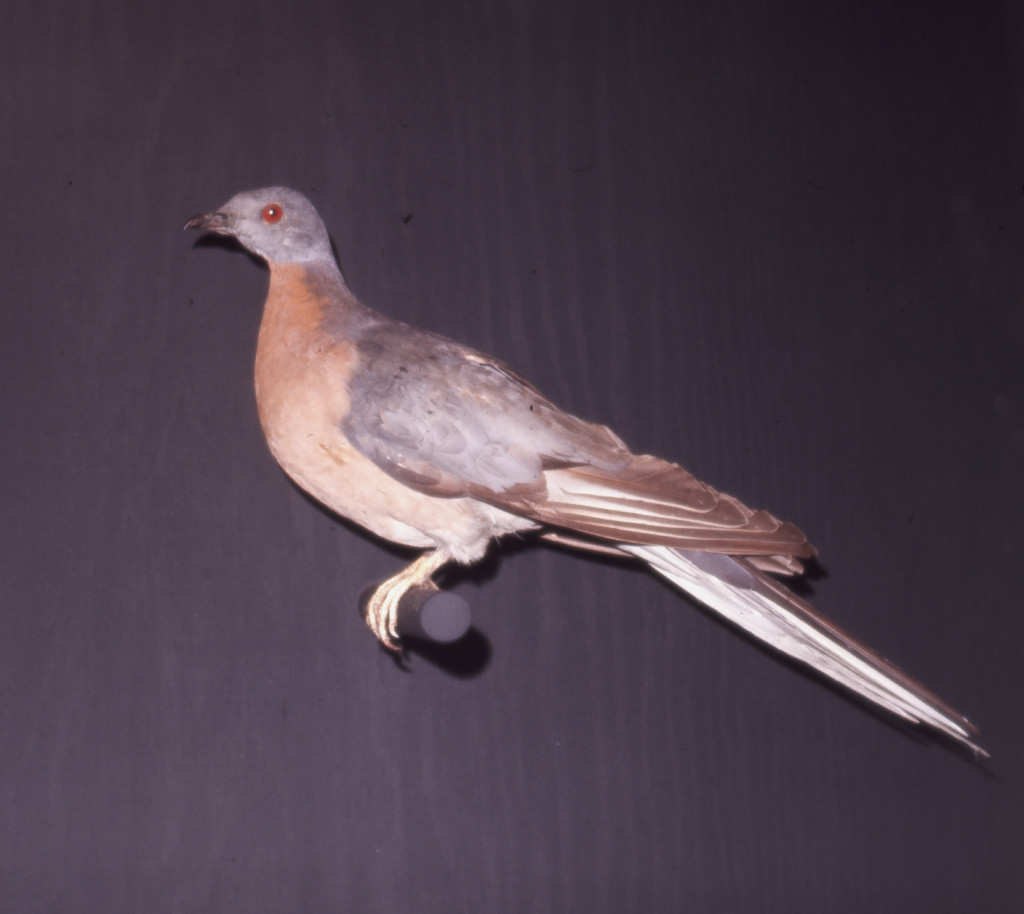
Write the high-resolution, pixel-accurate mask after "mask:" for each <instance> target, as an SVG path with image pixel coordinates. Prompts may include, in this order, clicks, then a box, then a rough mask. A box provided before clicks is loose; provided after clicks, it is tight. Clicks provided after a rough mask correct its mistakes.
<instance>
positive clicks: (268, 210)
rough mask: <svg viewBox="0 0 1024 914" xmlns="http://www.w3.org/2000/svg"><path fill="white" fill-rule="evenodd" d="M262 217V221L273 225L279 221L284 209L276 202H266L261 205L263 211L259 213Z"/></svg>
mask: <svg viewBox="0 0 1024 914" xmlns="http://www.w3.org/2000/svg"><path fill="white" fill-rule="evenodd" d="M260 215H261V216H262V217H263V221H264V222H268V223H270V224H271V225H273V224H274V223H275V222H280V221H281V217H282V216H283V215H284V210H283V209H281V207H280V205H278V204H277V203H268V204H267V205H266V206H264V207H263V212H261V213H260Z"/></svg>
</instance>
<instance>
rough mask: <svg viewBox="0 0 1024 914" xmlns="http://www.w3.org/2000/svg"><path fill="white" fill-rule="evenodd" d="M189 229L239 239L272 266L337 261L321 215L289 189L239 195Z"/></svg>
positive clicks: (196, 219)
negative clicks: (273, 264)
mask: <svg viewBox="0 0 1024 914" xmlns="http://www.w3.org/2000/svg"><path fill="white" fill-rule="evenodd" d="M185 228H194V229H205V230H207V231H211V232H216V233H217V234H218V235H229V236H231V237H232V238H237V239H238V241H239V243H240V244H242V245H243V246H244V247H245V248H247V249H248V250H250V251H252V252H253V253H254V254H258V255H259V256H260V257H262V258H263V259H264V260H266V261H269V262H271V263H309V262H310V261H314V260H323V259H325V258H326V259H327V260H329V261H330V262H332V263H333V262H334V255H333V254H332V253H331V242H330V239H329V238H328V237H327V229H326V228H324V223H323V221H322V220H321V219H320V215H319V214H318V213H317V211H316V210H315V209H314V208H313V204H312V203H310V202H309V201H308V200H307V199H306V198H305V197H304V196H302V194H300V193H299V192H298V191H296V190H291V189H290V188H288V187H264V188H263V189H262V190H247V191H243V192H242V193H240V194H236V195H235V196H234V197H232V198H231V199H230V200H228V202H227V203H225V204H224V205H223V206H222V207H221V208H220V209H219V210H217V211H216V212H215V213H204V214H203V215H200V216H195V217H193V218H192V219H190V220H189V221H188V222H187V223H186V224H185Z"/></svg>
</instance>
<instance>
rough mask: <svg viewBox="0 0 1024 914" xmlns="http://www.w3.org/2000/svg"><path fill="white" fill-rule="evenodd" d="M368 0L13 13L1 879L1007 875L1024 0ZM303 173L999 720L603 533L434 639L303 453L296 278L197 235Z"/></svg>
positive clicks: (416, 881)
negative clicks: (606, 543)
mask: <svg viewBox="0 0 1024 914" xmlns="http://www.w3.org/2000/svg"><path fill="white" fill-rule="evenodd" d="M684 6H691V7H695V8H691V9H687V8H684ZM370 7H371V5H370V4H364V3H358V4H357V3H339V4H335V3H321V4H310V3H298V4H292V5H280V4H278V5H270V4H255V5H254V4H242V3H235V2H234V0H222V2H220V3H215V4H208V3H204V4H199V3H191V2H183V3H176V4H169V5H167V7H166V8H165V9H159V10H158V9H155V8H149V7H145V6H144V5H140V4H129V3H120V2H117V0H114V2H113V3H110V2H108V3H104V4H88V3H85V4H83V3H76V4H72V3H56V4H36V3H29V2H24V0H15V3H14V4H13V6H12V7H11V8H10V9H9V10H8V12H7V14H6V21H5V34H6V39H7V40H6V41H5V51H4V55H3V57H2V59H0V77H2V79H0V85H2V86H3V90H2V92H0V123H2V124H3V133H2V136H3V139H2V140H0V157H2V161H3V164H4V166H5V167H4V175H5V180H4V199H3V213H4V216H5V220H4V226H5V229H4V235H3V237H4V243H3V245H2V254H0V281H2V289H3V296H2V298H3V308H2V309H0V347H2V352H0V382H2V383H0V420H2V426H0V427H2V429H3V439H2V441H3V444H2V447H0V470H2V473H0V485H2V486H3V491H2V493H0V504H2V505H3V517H4V524H3V526H2V528H0V529H2V532H0V537H2V539H0V614H2V615H0V619H2V627H0V631H2V636H0V898H2V903H0V906H2V909H3V911H5V912H8V911H10V912H34V911H72V910H73V911H76V912H93V911H95V912H101V911H102V912H106V914H109V912H120V911H124V912H138V911H147V912H163V911H182V912H185V911H188V912H193V911H218V912H221V911H245V912H249V914H251V912H262V911H266V912H281V911H381V912H384V911H387V912H391V911H397V910H416V911H437V912H441V911H443V912H481V911H524V910H528V911H552V912H554V911H558V912H563V911H607V912H618V911H626V910H637V911H641V910H642V911H683V910H692V911H725V910H728V911H780V910H786V911H825V910H827V911H865V910H870V911H882V912H885V911H928V912H935V911H1016V910H1020V909H1021V906H1022V905H1024V888H1022V881H1024V877H1022V876H1021V868H1020V860H1021V859H1022V855H1024V835H1022V831H1024V824H1022V823H1024V791H1022V784H1021V779H1022V773H1024V771H1022V759H1024V739H1022V737H1024V726H1022V723H1021V699H1022V698H1024V694H1022V693H1024V689H1022V675H1021V657H1022V656H1024V623H1022V614H1021V598H1020V585H1019V580H1020V570H1019V569H1020V564H1021V541H1022V538H1021V523H1020V517H1021V510H1022V507H1024V499H1022V497H1021V496H1022V492H1021V484H1020V482H1019V479H1020V473H1021V468H1022V465H1024V403H1022V401H1024V390H1022V380H1024V368H1022V365H1024V316H1022V315H1024V310H1022V301H1024V298H1022V293H1024V218H1022V217H1024V212H1022V207H1024V192H1022V191H1024V171H1022V165H1021V163H1022V161H1024V142H1022V135H1021V128H1020V125H1021V123H1022V122H1024V120H1022V118H1024V106H1022V96H1021V92H1022V88H1024V71H1022V68H1021V64H1020V61H1021V59H1022V51H1024V48H1022V39H1021V35H1022V34H1024V32H1022V26H1024V23H1022V21H1021V16H1020V14H1019V12H1018V11H1017V7H1016V5H1015V4H1010V3H1006V4H990V3H982V4H972V5H970V6H969V7H968V6H965V5H945V4H938V5H936V4H924V3H920V4H913V3H912V4H882V3H870V4H864V3H854V2H850V3H840V4H826V5H814V4H765V5H763V6H762V5H759V4H754V3H747V2H740V0H732V2H728V0H727V2H725V3H719V4H699V5H692V4H691V5H681V4H675V3H668V2H665V3H661V4H654V3H642V2H641V3H638V4H633V5H625V6H624V5H623V4H619V3H615V4H613V3H606V2H603V0H602V2H596V3H587V4H582V3H580V4H573V3H534V4H527V3H520V4H513V5H509V4H493V5H490V4H485V5H481V4H463V3H459V4H455V3H446V2H441V3H433V4H422V5H420V4H411V3H389V2H383V3H377V4H373V5H372V7H373V8H372V9H371V8H370ZM271 183H284V184H290V185H293V186H295V187H296V188H297V189H299V190H301V191H302V192H304V193H306V194H308V195H309V196H310V197H311V198H312V199H313V200H314V201H315V202H316V203H317V205H318V208H319V209H320V212H321V214H322V215H323V216H324V218H325V220H326V222H327V224H328V226H329V228H330V229H331V231H332V233H333V238H334V241H335V243H336V246H337V248H338V250H339V252H340V254H341V260H342V265H343V268H344V269H345V272H346V275H347V277H348V280H349V282H350V284H351V285H352V287H353V288H354V289H355V290H356V292H357V293H358V294H359V295H360V296H361V297H363V299H364V300H366V301H367V302H368V303H370V304H372V305H374V306H375V307H378V308H380V309H382V310H386V311H387V312H388V313H390V314H392V315H394V316H396V317H399V318H401V319H403V320H408V321H411V322H414V323H416V324H419V325H421V326H425V327H428V328H429V329H432V330H437V331H440V332H442V333H446V334H448V335H452V336H456V337H458V338H459V339H461V340H464V341H466V342H468V343H470V344H472V345H474V346H477V347H478V348H481V349H484V350H486V351H489V352H492V353H493V354H495V355H497V356H498V357H500V358H502V359H503V360H505V361H507V362H509V363H510V364H512V365H514V366H515V367H516V368H517V369H518V370H519V371H520V372H521V373H523V374H524V375H525V376H526V377H528V378H529V379H530V380H532V381H534V382H535V383H536V384H537V385H538V386H539V387H541V389H542V390H544V391H545V392H546V393H547V394H549V395H550V396H551V397H552V398H554V399H555V400H556V401H557V402H559V403H560V404H562V405H564V406H566V407H568V408H570V409H572V410H573V411H575V412H577V413H579V414H581V415H583V416H585V417H586V418H589V419H594V420H598V421H602V422H607V423H608V424H610V425H611V426H612V427H614V428H615V429H616V431H618V432H619V433H620V434H621V435H622V436H623V437H624V438H625V439H626V441H627V442H629V443H630V445H632V446H633V447H634V448H636V449H638V450H641V451H649V452H652V453H656V454H659V455H661V456H664V457H668V458H671V459H675V460H678V461H679V462H680V463H682V464H684V465H685V466H687V468H689V469H691V470H692V471H693V472H695V473H696V474H697V475H698V476H700V477H702V478H705V479H707V480H708V481H709V482H711V483H713V484H715V485H716V486H718V487H719V488H722V489H724V490H725V491H730V492H733V493H735V494H736V495H737V496H739V497H740V498H742V499H743V500H744V501H746V502H748V503H750V504H753V505H757V506H763V507H765V508H767V509H769V510H771V511H773V512H774V513H776V514H778V515H779V516H781V517H784V518H786V519H789V520H792V521H794V522H795V523H797V524H799V525H800V526H801V527H802V528H804V529H805V530H806V531H807V532H808V534H809V535H810V536H811V539H812V540H813V541H814V542H815V544H816V545H817V546H818V547H819V549H820V551H821V556H822V565H823V567H824V568H825V569H827V573H826V574H825V575H823V576H820V577H818V578H817V579H815V580H812V581H811V582H810V588H811V590H812V592H813V594H812V598H813V602H814V603H815V605H816V606H818V607H820V608H822V609H824V610H826V611H828V612H829V613H830V614H831V615H832V616H833V617H834V618H835V619H836V620H837V621H839V622H841V623H842V624H844V625H846V626H847V627H849V628H850V629H851V630H852V631H853V632H854V633H855V634H857V635H858V636H860V637H862V638H864V639H865V640H866V641H868V642H869V643H870V644H872V645H873V646H875V647H876V648H878V649H879V650H880V651H882V652H884V653H885V654H886V655H888V656H889V657H891V658H892V659H894V660H896V661H898V662H900V663H901V664H902V665H903V666H904V667H905V668H906V669H907V670H908V671H909V672H911V673H913V674H914V675H916V676H918V677H920V678H921V679H922V680H923V681H924V682H926V683H927V684H928V685H929V686H931V687H932V688H934V689H935V690H936V691H937V692H938V693H939V694H940V695H942V696H943V697H944V698H946V699H947V700H949V701H950V702H951V703H953V704H954V705H956V706H957V707H958V708H960V709H962V710H963V711H964V712H965V713H968V714H969V715H970V716H971V717H972V719H974V720H975V722H976V723H977V724H978V725H979V726H980V727H981V728H982V730H983V733H984V743H985V745H986V746H987V747H988V748H989V749H990V750H991V752H992V754H993V757H994V758H993V761H992V763H991V764H990V765H988V766H982V765H977V764H975V763H973V762H972V761H971V760H970V759H969V758H965V757H964V756H962V755H961V754H959V753H957V752H956V751H954V750H951V749H949V748H948V747H946V746H945V745H942V744H939V743H937V742H934V741H930V740H928V739H925V738H919V737H917V736H915V735H913V734H909V735H908V733H907V732H906V731H904V730H902V729H901V728H899V727H898V726H895V725H892V724H891V723H890V722H889V721H887V720H883V719H880V718H879V717H877V716H875V715H873V714H871V713H869V712H867V711H865V710H864V709H863V708H862V707H861V706H859V705H858V704H856V703H855V702H853V701H850V700H847V699H846V698H845V697H843V696H842V695H840V694H839V693H838V692H835V691H833V690H832V689H830V688H828V687H827V686H824V685H822V684H821V683H820V682H819V681H818V680H816V679H814V678H812V677H810V676H806V675H804V674H802V673H801V672H800V671H798V670H797V669H796V668H794V667H791V666H787V665H785V664H783V663H780V662H777V661H776V660H775V659H774V657H772V656H771V655H769V654H768V653H766V652H763V651H761V650H758V649H757V648H755V647H753V646H752V645H751V644H750V643H749V642H747V641H745V640H744V639H742V638H740V637H737V636H736V635H735V634H734V633H733V632H732V631H730V630H729V629H727V628H726V627H725V626H723V625H720V624H719V623H717V622H715V621H713V620H712V619H710V618H709V617H708V616H706V615H705V614H703V613H702V612H700V611H698V610H696V609H695V608H694V607H693V606H692V605H691V604H690V603H689V602H687V601H686V600H685V599H684V598H682V597H680V596H678V595H676V594H675V593H673V592H672V591H671V590H670V589H669V588H668V587H667V586H663V585H662V584H660V583H659V582H658V581H657V580H655V579H654V578H652V577H650V576H648V575H645V574H642V573H639V572H637V571H634V570H632V569H631V568H630V567H629V566H627V565H624V564H623V563H620V562H615V561H611V560H609V561H601V560H596V559H593V558H586V557H577V556H573V555H571V554H569V553H567V552H566V551H564V550H557V549H547V548H543V547H536V548H528V547H526V546H525V545H522V544H517V543H512V544H510V546H509V548H507V549H505V550H503V551H502V552H501V553H500V558H499V557H498V556H497V555H495V557H493V558H492V559H490V560H489V561H488V562H487V563H485V564H484V566H483V567H482V568H481V569H477V570H476V571H472V572H465V573H457V574H453V575H451V576H450V581H449V583H451V584H452V586H454V587H455V588H456V592H459V593H462V594H463V595H464V596H465V597H466V598H467V599H468V600H469V601H470V603H471V604H472V606H473V611H474V626H475V627H474V629H473V631H472V632H471V633H470V636H469V637H468V638H467V639H466V641H465V642H464V645H465V648H464V652H463V654H461V655H459V654H456V655H454V656H453V655H452V654H451V653H450V650H451V649H450V648H449V649H448V651H449V653H446V654H444V656H443V657H441V658H440V659H438V657H437V656H426V655H423V656H414V657H413V662H412V664H411V669H410V671H408V672H405V671H403V670H401V669H400V668H399V667H397V666H396V665H395V663H393V662H392V660H391V659H390V658H389V657H388V656H387V655H386V654H385V653H384V652H382V651H381V650H380V649H379V648H378V647H377V646H376V644H375V643H374V641H373V638H372V636H371V635H370V633H369V632H368V631H367V630H366V629H365V626H364V625H363V623H362V622H361V621H360V619H359V616H358V614H357V612H356V611H355V604H356V601H357V599H358V597H359V594H360V593H361V591H362V590H363V588H364V587H365V586H366V585H367V584H368V583H370V582H371V581H375V580H380V579H382V578H384V577H386V576H387V575H389V574H391V573H393V572H394V571H395V570H397V568H398V567H400V564H401V562H403V561H406V560H407V556H406V555H404V554H403V555H398V554H397V553H396V552H395V551H394V550H389V549H387V548H383V547H382V546H381V545H380V544H378V543H376V542H374V541H372V540H371V539H369V538H367V537H365V536H361V535H359V534H357V533H354V532H352V531H351V530H350V529H349V528H347V527H345V526H343V525H340V524H338V523H337V522H335V521H334V520H333V519H332V518H330V517H329V516H327V515H326V514H324V513H323V512H321V511H319V510H318V509H317V508H316V507H314V506H313V505H312V504H311V503H310V502H309V501H308V500H307V499H306V498H304V497H303V496H302V495H301V494H300V493H299V492H298V491H297V490H296V489H295V488H294V487H292V486H291V485H290V484H289V483H288V482H287V481H286V479H285V477H284V475H283V474H282V473H281V472H280V471H279V470H278V469H277V467H276V466H275V465H274V464H273V462H272V460H271V458H270V456H269V455H268V453H267V451H266V447H265V445H264V443H263V441H262V437H261V433H260V429H259V427H258V424H257V421H256V414H255V407H254V403H253V395H252V390H251V375H252V355H253V349H254V344H255V334H256V329H257V326H258V322H259V308H260V303H261V302H262V297H263V293H264V290H265V285H266V273H265V271H264V270H263V269H262V268H261V267H259V266H257V265H255V264H254V263H253V261H252V259H251V258H249V257H247V256H245V255H244V254H242V253H239V252H237V251H235V250H232V249H229V248H227V247H225V246H223V245H220V244H218V243H203V242H200V243H198V244H197V243H196V239H195V238H194V236H192V235H191V234H189V235H185V234H183V233H182V232H181V230H180V227H181V225H182V224H183V223H184V221H185V219H186V218H187V217H188V216H189V215H191V214H193V213H196V212H200V211H205V210H209V209H210V208H212V207H215V206H217V205H219V204H220V203H222V202H224V201H225V200H226V199H227V198H228V197H230V196H231V195H232V194H234V193H235V192H236V191H238V190H242V189H245V188H249V187H257V186H263V185H267V184H271Z"/></svg>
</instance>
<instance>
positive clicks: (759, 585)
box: [622, 545, 987, 755]
mask: <svg viewBox="0 0 1024 914" xmlns="http://www.w3.org/2000/svg"><path fill="white" fill-rule="evenodd" d="M622 549H623V551H625V552H629V553H631V554H632V555H635V556H636V557H637V558H640V559H642V560H643V561H645V562H647V564H648V565H650V566H651V568H653V569H654V570H655V571H656V572H658V574H660V575H662V576H664V577H666V578H668V579H669V580H670V581H672V582H673V583H674V584H676V585H677V586H678V587H680V588H681V589H683V590H685V591H686V592H687V593H689V594H691V595H692V596H694V597H696V598H697V599H698V600H700V602H701V603H703V604H705V605H706V606H709V607H710V608H711V609H713V610H714V611H715V612H717V613H719V614H721V615H722V616H724V617H725V618H726V619H728V620H729V621H730V622H732V623H734V624H735V625H737V626H739V627H740V628H742V629H743V630H745V631H746V632H748V633H749V634H751V635H753V636H754V637H755V638H758V639H759V640H761V641H764V642H765V643H767V644H770V645H771V646H772V647H774V648H776V649H778V650H780V651H782V652H783V653H784V654H788V655H789V656H790V657H793V658H795V659H796V660H799V661H800V662H801V663H805V664H807V665H808V666H810V667H812V668H814V669H816V670H818V671H819V672H820V673H823V674H824V675H825V676H828V677H829V678H831V679H833V680H835V681H836V682H838V683H840V684H841V685H843V686H845V687H846V688H848V689H851V690H852V691H854V692H856V693H857V694H859V695H861V696H862V697H864V698H866V699H868V700H869V701H872V702H874V703H876V704H879V705H881V706H882V707H883V708H886V709H888V710H889V711H891V712H892V713H893V714H896V715H897V716H899V717H902V718H903V719H904V720H908V721H911V722H913V723H922V724H928V725H929V726H932V727H935V728H936V729H937V730H940V731H942V732H943V733H946V734H947V735H948V736H951V737H952V738H953V739H955V740H957V741H959V742H961V743H963V744H965V745H967V746H969V747H971V748H972V749H973V750H974V751H975V752H977V753H979V754H981V755H987V753H986V752H985V751H984V750H983V749H982V748H981V747H980V746H978V744H977V743H976V742H975V741H974V737H975V736H976V735H977V731H976V729H975V727H974V726H973V725H972V724H971V722H970V721H968V720H967V719H966V718H965V717H963V715H961V714H959V713H958V712H956V711H955V710H953V708H951V707H949V705H947V704H945V703H944V702H943V701H942V700H941V699H939V698H938V696H936V695H935V694H933V693H932V692H930V691H929V690H928V689H926V688H925V687H924V686H923V685H921V684H920V683H919V682H916V681H915V680H913V679H912V678H911V677H909V676H908V675H907V674H906V673H904V672H903V671H902V670H900V669H899V668H898V667H896V666H895V665H893V664H892V663H890V662H889V661H888V660H886V659H885V658H884V657H881V656H879V655H878V654H876V653H875V652H874V651H872V650H871V649H870V648H868V647H866V646H865V645H863V644H861V643H860V642H859V641H857V640H856V639H855V638H853V637H851V636H850V635H848V634H847V633H846V632H844V631H843V630H842V629H840V628H839V627H838V626H837V625H835V624H834V623H832V622H830V621H829V620H828V619H826V618H824V617H823V616H821V615H819V614H818V613H816V612H815V611H814V610H813V609H811V607H810V606H808V605H807V604H806V603H805V602H804V601H803V600H801V599H800V598H799V597H798V596H796V594H794V593H792V591H790V590H789V589H788V588H786V587H783V586H782V585H781V584H779V583H777V582H776V581H773V580H772V579H771V578H769V577H768V576H767V575H765V574H762V573H761V572H759V571H758V570H757V569H755V568H753V567H751V565H750V563H749V562H748V561H747V560H745V559H742V558H735V557H733V556H728V555H714V554H710V553H703V552H689V551H684V550H682V549H672V548H666V547H663V546H632V545H623V546H622Z"/></svg>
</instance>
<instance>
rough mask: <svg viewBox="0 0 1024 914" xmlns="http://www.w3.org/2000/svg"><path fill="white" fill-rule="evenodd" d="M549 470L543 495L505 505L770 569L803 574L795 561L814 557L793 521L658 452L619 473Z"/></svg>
mask: <svg viewBox="0 0 1024 914" xmlns="http://www.w3.org/2000/svg"><path fill="white" fill-rule="evenodd" d="M544 475H545V480H546V482H547V491H546V493H545V495H544V496H542V497H541V498H535V499H524V500H523V501H522V502H518V501H517V500H513V502H512V503H511V504H508V505H507V506H508V507H509V508H511V509H512V510H516V511H518V512H520V513H523V514H526V515H528V516H529V517H531V518H533V519H535V520H538V521H540V522H542V523H545V524H550V525H552V526H556V527H563V528H566V529H569V530H574V531H576V532H578V533H583V534H586V535H588V536H592V537H597V538H599V539H603V540H611V541H613V542H618V543H633V544H638V545H659V546H676V547H679V548H684V549H693V550H698V551H703V552H721V553H728V554H730V555H746V556H753V557H757V558H758V559H760V560H759V561H756V562H755V564H757V565H758V567H761V568H764V569H765V570H770V571H781V572H787V573H791V572H795V571H799V570H800V562H799V561H798V560H799V559H807V558H810V557H812V556H813V555H815V554H816V550H815V548H814V547H813V546H812V545H811V544H810V543H808V542H807V537H806V536H804V534H803V533H802V532H801V531H800V530H799V529H798V528H797V527H795V526H794V525H793V524H790V523H784V522H782V521H780V520H778V519H777V518H775V517H773V516H772V515H771V514H769V513H768V512H767V511H754V510H751V509H750V508H748V507H746V505H744V504H743V503H742V502H740V501H739V500H738V499H735V498H733V497H732V496H730V495H724V494H722V493H721V492H717V491H716V490H715V489H713V488H711V487H710V486H708V485H706V484H705V483H702V482H700V481H699V480H698V479H696V478H694V477H693V476H692V475H691V474H690V473H688V472H687V471H686V470H684V469H683V468H682V467H680V466H677V465H676V464H673V463H669V462H667V461H665V460H660V459H658V458H657V457H650V456H646V455H645V456H637V457H634V458H633V460H632V461H630V463H629V464H628V465H627V466H625V467H623V468H621V469H615V470H602V469H599V468H597V467H592V466H587V467H567V468H563V469H557V470H549V471H547V472H546V473H545V474H544Z"/></svg>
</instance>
